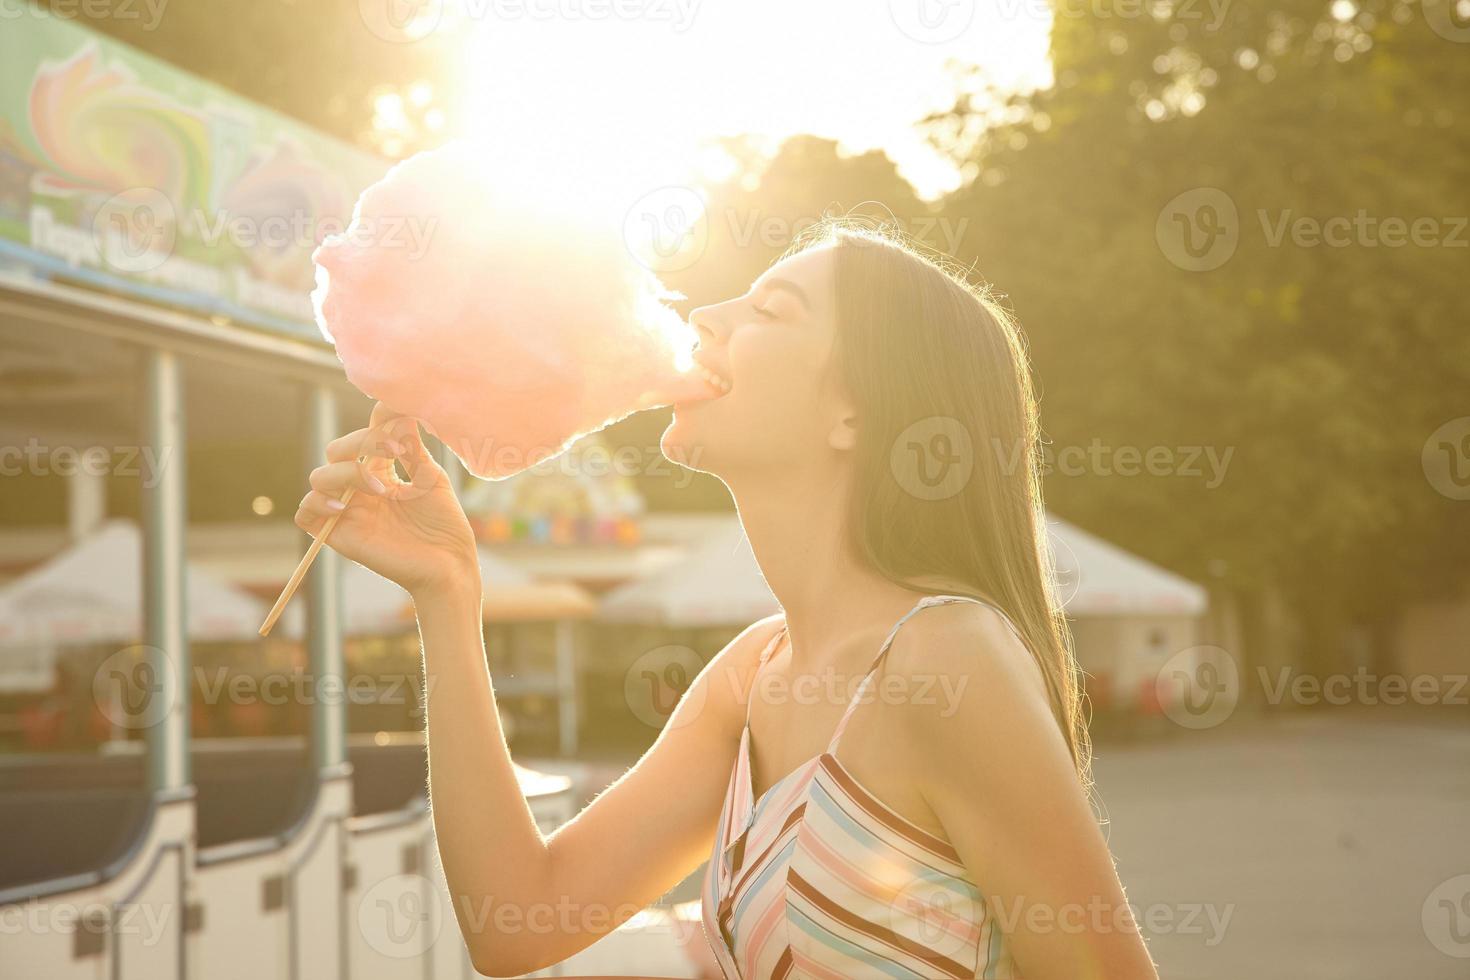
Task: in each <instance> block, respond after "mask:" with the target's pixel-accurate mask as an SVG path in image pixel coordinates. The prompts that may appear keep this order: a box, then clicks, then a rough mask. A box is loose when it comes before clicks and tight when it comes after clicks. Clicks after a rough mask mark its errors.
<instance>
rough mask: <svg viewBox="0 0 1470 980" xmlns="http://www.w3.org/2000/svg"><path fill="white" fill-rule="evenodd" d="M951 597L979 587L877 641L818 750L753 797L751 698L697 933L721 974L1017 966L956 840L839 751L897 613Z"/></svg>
mask: <svg viewBox="0 0 1470 980" xmlns="http://www.w3.org/2000/svg"><path fill="white" fill-rule="evenodd" d="M960 601H969V602H978V601H979V600H977V599H970V598H968V597H964V596H928V597H926V598H924V599H922V600H920V602H919V603H918V604H917V605H915V606H914V608H912V609H910V610H909V611H908V613H907V614H905V615H904V617H903V618H902V619H900V620H899V621H898V623H897V624H896V625H895V626H894V627H893V629H892V630H891V631H889V633H888V637H887V639H885V640H884V641H883V645H882V647H881V648H880V649H879V651H878V655H877V656H876V657H875V658H874V659H873V663H872V666H871V667H869V669H868V673H867V675H866V676H865V677H864V679H863V682H862V683H861V684H860V685H859V687H858V689H857V693H856V694H855V695H854V696H853V699H852V701H851V702H850V703H849V704H848V706H847V710H846V711H845V712H844V713H843V715H842V719H841V720H840V721H839V722H838V723H837V729H836V731H834V732H833V733H832V740H831V742H830V743H829V744H828V746H827V750H826V751H825V752H823V753H822V754H821V755H819V756H817V757H816V758H815V759H812V760H810V761H809V762H807V763H806V764H804V765H802V766H800V767H798V768H797V769H796V770H795V771H794V772H792V773H790V774H789V775H787V776H785V777H783V778H782V779H781V780H779V781H778V782H776V783H775V784H774V785H772V786H771V787H770V789H768V790H766V792H765V793H764V794H762V795H761V797H760V799H752V795H753V794H752V787H751V775H750V722H749V713H748V709H747V716H746V725H745V729H744V731H743V732H742V734H741V736H740V752H739V755H738V756H737V757H736V760H735V768H734V771H733V772H732V773H731V774H730V786H729V789H728V790H727V791H726V793H725V805H724V809H723V811H722V812H721V814H720V823H719V827H718V828H717V829H716V832H715V845H714V851H713V852H712V853H711V855H710V861H709V866H708V868H707V870H706V872H705V881H704V894H703V902H702V905H703V917H704V929H705V935H706V937H707V938H708V939H709V942H710V946H711V948H712V949H713V951H714V955H715V959H716V960H717V961H718V963H719V964H720V969H721V970H722V971H723V973H724V975H725V977H726V978H727V980H733V978H736V977H740V978H743V980H756V978H760V980H765V978H767V977H775V978H787V977H789V978H813V980H850V978H854V977H1000V978H1013V977H1014V976H1015V968H1014V964H1013V962H1012V960H1011V956H1010V954H1009V952H1008V951H1007V947H1006V942H1005V939H1004V937H1003V936H1002V934H1001V931H1000V929H999V928H998V927H997V925H996V923H995V922H994V921H993V919H992V917H991V916H990V915H989V912H988V909H987V907H986V905H985V901H984V898H983V897H982V895H981V893H980V890H979V889H978V888H976V887H975V884H974V882H972V881H971V880H970V878H969V876H968V875H967V873H966V871H965V867H964V865H963V864H962V863H961V862H960V857H959V854H958V853H957V852H956V851H955V849H954V847H953V846H951V844H950V843H949V841H947V840H945V839H944V838H943V837H938V836H935V835H934V834H932V833H930V832H929V831H927V830H924V829H923V828H921V827H918V826H915V825H914V824H913V823H912V822H911V821H909V820H907V819H905V818H904V817H903V816H901V815H900V814H898V813H897V812H895V811H894V810H892V809H891V808H889V807H888V806H887V805H885V804H884V803H883V801H882V800H879V799H878V798H877V797H875V796H874V795H873V794H872V793H870V792H868V790H866V789H865V788H864V787H863V786H862V784H860V783H859V782H858V781H857V780H856V779H854V778H853V776H852V774H851V773H850V772H848V771H847V768H846V767H845V766H843V764H842V763H841V762H840V761H838V759H837V756H836V752H837V744H838V741H839V740H840V739H841V738H842V733H843V731H844V730H845V729H846V728H847V723H848V720H849V719H850V718H851V717H852V713H853V709H854V708H856V707H857V705H858V704H859V703H861V702H862V700H863V698H864V695H865V694H866V693H867V691H868V689H869V688H870V686H871V685H872V683H873V681H874V677H875V676H876V674H877V673H878V671H879V669H880V668H881V667H882V664H883V659H884V657H886V656H887V654H888V650H889V647H891V646H892V644H893V638H894V637H895V636H896V635H897V634H898V629H899V627H900V626H902V625H903V624H904V623H905V622H906V621H907V620H908V619H909V617H910V616H913V615H914V614H915V613H917V612H918V611H919V610H921V609H924V608H926V607H928V606H931V605H940V604H944V603H949V602H960ZM1007 622H1009V620H1007ZM785 636H786V631H785V628H784V627H783V628H782V629H781V631H780V632H778V633H777V635H776V636H775V637H774V638H772V640H771V642H770V643H769V644H768V645H767V646H766V648H765V650H764V651H762V653H761V656H760V664H761V665H762V666H764V664H765V663H766V661H767V660H768V659H770V656H771V654H772V653H773V652H774V651H775V650H776V649H778V648H779V647H780V644H781V642H782V640H784V639H785ZM757 670H759V668H757Z"/></svg>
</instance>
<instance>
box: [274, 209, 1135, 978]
mask: <svg viewBox="0 0 1470 980" xmlns="http://www.w3.org/2000/svg"><path fill="white" fill-rule="evenodd" d="M691 323H692V324H693V325H694V326H695V327H696V328H697V330H698V331H699V335H700V344H699V348H698V350H697V351H696V359H697V360H698V362H699V363H700V365H701V366H702V369H703V370H704V371H706V372H707V373H708V375H709V376H710V378H711V387H712V394H713V393H715V392H721V393H720V394H718V397H713V398H710V399H708V400H704V401H699V402H692V403H688V404H683V405H679V406H676V408H675V413H674V420H673V423H672V424H671V425H670V426H669V428H668V430H667V431H666V432H665V434H664V438H663V449H664V451H665V453H666V454H668V455H669V456H671V457H672V458H674V459H678V460H696V461H697V462H698V464H699V467H700V468H701V469H703V470H707V471H708V472H710V473H713V474H715V475H716V476H718V477H719V478H720V479H721V480H722V481H723V482H724V483H725V484H726V485H727V486H728V487H729V489H730V491H731V493H732V494H733V496H734V498H735V501H736V504H737V505H738V509H739V512H740V520H741V522H742V524H743V525H744V528H745V531H746V533H747V535H748V536H749V538H750V542H751V544H752V546H753V548H754V550H755V554H756V556H757V558H758V559H759V562H760V566H761V570H762V572H763V574H764V575H765V578H766V581H767V582H768V583H769V584H770V587H771V589H772V591H773V592H774V593H775V595H776V597H777V599H778V600H779V601H780V605H781V608H782V610H783V612H782V613H781V614H780V615H778V616H774V617H772V618H770V619H767V620H763V621H761V622H758V623H754V624H752V625H751V626H750V627H748V628H747V629H746V630H745V631H744V632H743V633H741V634H740V635H739V636H738V637H736V638H735V639H734V640H732V641H731V642H730V644H729V645H728V646H727V647H726V648H725V649H724V650H722V651H721V652H720V653H719V654H718V655H717V656H716V657H715V658H714V659H713V660H712V661H711V662H710V663H709V664H708V665H707V666H706V667H705V669H704V670H703V671H702V672H701V673H700V675H699V676H698V678H697V679H696V680H695V681H694V682H693V684H692V686H691V687H690V688H689V690H688V691H687V692H686V693H685V695H684V697H683V699H682V700H681V702H680V704H679V705H678V707H677V708H676V709H675V711H674V713H673V715H672V716H671V717H670V719H669V722H668V724H667V725H666V726H665V728H664V730H663V732H662V733H661V734H660V736H659V738H658V740H657V741H656V742H655V743H654V745H653V747H652V748H650V749H649V750H648V752H647V753H646V754H645V755H644V757H643V758H642V759H641V760H640V761H639V762H638V764H637V765H636V766H634V767H633V768H632V769H630V770H629V771H628V772H627V773H626V774H625V775H624V776H623V777H622V778H621V779H619V780H618V781H617V782H616V783H615V784H614V785H613V786H612V787H610V788H609V789H608V790H607V791H606V792H604V793H603V794H602V795H600V796H599V797H598V798H597V799H596V800H595V801H594V802H593V803H591V804H590V805H589V806H588V807H587V808H586V809H585V810H583V811H582V813H581V814H580V815H579V816H578V817H577V818H576V819H575V820H573V821H571V822H570V823H568V824H567V825H566V826H564V827H562V828H561V829H559V830H558V831H557V832H556V833H554V834H552V835H551V836H550V837H549V838H548V837H543V836H542V835H541V834H540V833H539V832H538V830H537V828H536V825H535V823H534V822H533V820H532V818H531V814H530V812H529V810H528V809H527V807H526V805H525V802H524V800H523V799H522V797H521V794H520V791H519V789H518V788H517V783H516V777H515V774H514V772H513V771H512V768H511V760H510V754H509V752H508V751H507V748H506V743H505V738H504V734H503V732H502V730H501V726H500V721H499V718H498V716H497V713H496V706H495V698H494V695H493V693H492V685H491V681H490V678H489V676H488V674H487V669H486V660H485V652H484V649H483V646H482V640H481V631H480V595H481V593H480V584H481V583H480V580H479V574H478V567H477V563H476V557H475V546H474V541H473V538H472V536H471V533H470V528H469V525H468V523H467V522H466V520H465V517H464V514H463V512H462V511H461V509H460V507H459V505H458V502H457V501H456V499H455V497H454V494H453V493H452V492H451V490H450V489H449V484H448V481H447V478H446V477H445V475H444V473H443V471H441V470H440V469H439V468H438V466H437V465H436V464H435V463H434V462H433V460H432V459H431V457H430V456H429V455H428V454H427V453H426V451H425V449H424V447H423V444H422V442H421V441H420V439H419V436H418V431H417V426H416V425H414V424H413V423H412V422H411V420H408V419H394V418H393V417H392V415H391V413H388V412H387V411H386V410H384V409H382V408H381V406H380V407H379V408H378V409H377V410H376V411H375V412H374V415H373V419H372V423H371V426H370V427H369V428H368V429H364V430H360V431H358V432H354V433H352V434H350V435H347V436H344V437H343V438H341V439H339V440H337V441H336V442H334V443H333V444H332V445H331V446H330V448H329V450H328V459H329V462H328V463H327V465H325V466H322V467H321V468H319V469H317V470H316V471H315V472H314V473H313V474H312V478H311V485H312V487H313V490H312V492H311V493H309V494H308V495H307V496H306V498H305V499H304V500H303V501H302V503H301V509H300V511H299V512H298V513H297V515H296V521H297V523H298V524H299V525H300V526H301V527H302V528H304V529H305V530H307V531H308V532H312V533H315V532H317V531H319V530H320V529H321V527H322V525H323V523H324V522H325V520H326V519H327V518H328V517H330V516H331V515H332V514H333V513H335V512H337V511H339V510H341V509H342V507H341V504H340V503H339V502H338V499H337V498H339V497H341V496H342V494H343V493H344V492H345V491H346V490H347V489H348V488H349V487H356V488H357V490H358V493H357V495H356V496H355V497H354V499H353V502H352V504H351V506H350V507H348V508H347V510H346V513H345V514H344V515H343V518H342V520H341V522H340V523H339V524H338V526H337V529H336V531H335V532H334V533H333V535H332V537H331V539H330V543H331V545H332V546H333V547H334V548H336V549H337V550H338V551H340V552H341V553H343V554H344V555H346V556H347V557H349V558H351V559H353V560H355V561H358V562H361V563H362V564H364V565H366V566H368V567H369V568H372V569H374V570H376V571H377V572H379V573H381V574H382V575H384V576H386V577H388V578H391V579H393V580H394V581H396V582H398V583H399V584H401V585H402V586H404V588H406V589H407V590H408V591H409V592H410V593H411V594H412V596H413V598H414V601H415V604H416V608H417V612H418V620H419V628H420V631H421V634H422V639H423V647H424V662H425V669H426V671H427V672H428V673H429V674H430V675H433V676H434V677H435V683H434V684H433V685H432V686H431V687H430V688H429V690H430V691H431V694H430V695H429V703H428V738H429V760H430V765H429V774H430V790H431V795H432V799H433V815H434V826H435V830H436V833H437V837H438V845H439V852H440V856H441V858H442V862H443V866H444V873H445V877H446V879H447V882H448V886H449V890H450V893H451V895H452V897H453V900H454V906H455V910H456V915H457V916H458V918H459V920H460V927H461V930H462V931H463V933H464V937H465V941H466V943H467V944H468V946H469V950H470V953H471V955H472V958H473V961H474V964H475V966H476V968H477V969H479V970H480V971H481V972H483V973H487V974H491V975H498V976H504V975H515V974H520V973H523V972H528V971H532V970H536V969H539V968H541V967H545V966H547V965H550V964H553V963H556V962H558V961H559V960H562V959H564V958H566V957H567V956H569V955H571V954H572V953H574V952H576V951H577V950H579V949H581V948H582V947H584V946H586V945H588V944H589V943H591V942H593V941H594V940H595V939H597V938H598V936H599V935H601V934H603V933H605V932H606V931H608V930H609V929H611V928H613V927H615V926H616V925H617V924H618V923H619V922H621V921H623V920H624V919H626V918H628V917H629V916H630V915H632V914H633V913H634V912H635V911H637V910H638V909H640V908H642V907H644V906H645V905H647V904H649V903H651V902H653V901H654V900H655V899H657V898H658V897H659V896H660V895H662V894H663V893H665V892H666V891H667V890H668V889H669V888H671V887H672V886H673V885H675V884H676V883H677V882H679V881H680V880H681V879H683V878H684V877H685V876H687V875H688V874H689V873H691V872H692V871H693V870H694V869H696V868H697V867H698V866H699V865H700V863H701V862H704V861H706V860H708V862H709V865H708V869H707V872H706V878H705V888H704V921H705V931H706V933H707V938H708V940H709V942H710V945H711V948H712V950H713V951H714V954H715V957H716V959H717V960H718V962H719V964H720V966H721V969H722V970H723V972H724V973H725V975H726V976H727V977H731V978H733V977H737V976H738V977H743V978H756V977H759V978H765V977H814V978H830V977H866V976H883V977H908V976H918V977H976V976H979V977H1019V976H1024V977H1026V978H1028V980H1083V978H1086V980H1100V978H1123V977H1126V978H1130V980H1132V978H1151V977H1155V976H1156V974H1155V972H1154V968H1153V966H1152V964H1151V962H1150V959H1149V956H1148V954H1147V952H1146V950H1145V948H1144V944H1143V942H1142V939H1141V938H1140V936H1139V933H1138V930H1137V927H1136V926H1135V924H1134V920H1133V917H1132V916H1131V915H1130V913H1129V911H1128V907H1127V905H1126V900H1125V898H1124V895H1123V891H1122V888H1121V886H1120V885H1119V882H1118V878H1117V875H1116V874H1115V872H1114V869H1113V864H1112V861H1111V859H1110V856H1109V854H1108V850H1107V846H1106V843H1105V842H1104V840H1103V837H1102V834H1101V833H1100V831H1099V827H1098V824H1097V821H1096V819H1095V817H1094V813H1093V810H1092V808H1091V806H1090V804H1089V748H1088V741H1087V733H1086V728H1085V725H1084V721H1083V718H1082V716H1081V709H1080V706H1079V692H1078V680H1077V669H1076V665H1075V663H1074V661H1073V660H1072V657H1071V654H1070V651H1069V644H1068V639H1067V630H1066V625H1065V621H1064V619H1063V617H1062V614H1061V612H1060V610H1059V608H1058V605H1057V601H1056V598H1055V596H1054V594H1053V590H1052V586H1051V582H1050V568H1049V563H1048V558H1047V548H1046V543H1045V542H1046V536H1045V530H1044V527H1043V524H1042V521H1043V510H1042V505H1041V494H1040V488H1039V484H1038V473H1037V466H1036V464H1035V460H1036V459H1037V452H1036V449H1037V446H1036V442H1037V420H1036V406H1035V402H1034V399H1033V395H1032V390H1031V383H1030V379H1029V376H1028V370H1027V365H1026V360H1025V353H1024V350H1023V347H1022V344H1021V339H1020V337H1019V335H1018V333H1017V330H1016V328H1015V326H1014V325H1013V324H1012V322H1011V321H1010V319H1009V318H1008V317H1007V316H1006V314H1005V313H1004V312H1003V311H1002V310H1001V309H999V308H998V307H997V306H996V305H995V304H994V303H993V302H992V301H991V300H990V299H989V298H988V296H987V295H986V294H985V292H983V291H982V290H980V289H977V288H976V287H973V286H971V285H969V284H968V283H967V282H966V281H965V279H964V278H963V276H962V275H960V274H957V273H955V272H953V271H951V270H949V269H948V268H946V267H945V266H944V265H941V264H939V263H937V262H935V261H931V260H930V259H929V258H927V257H925V256H924V255H922V254H921V253H920V252H919V251H917V250H916V249H914V248H913V247H911V246H909V245H907V244H905V243H903V242H902V241H900V240H898V239H896V238H894V237H891V236H887V235H884V234H879V233H875V232H870V231H863V230H859V229H853V228H848V227H844V226H842V225H841V224H827V225H824V226H821V227H819V228H818V229H816V230H815V231H814V232H813V233H811V234H809V235H808V236H805V237H804V239H803V240H802V241H800V242H799V243H798V244H797V245H796V246H794V247H793V249H792V250H791V252H789V253H788V254H787V256H786V257H784V258H783V259H782V260H781V261H779V262H778V263H776V264H775V265H774V266H772V267H771V268H770V269H769V270H768V271H767V272H766V273H765V274H764V275H762V276H761V277H760V278H759V279H758V280H757V281H756V282H755V283H754V285H753V286H752V287H751V289H750V290H749V292H747V293H746V294H745V295H743V296H739V297H736V298H734V299H731V300H729V301H727V302H724V303H720V304H718V305H714V306H706V307H703V308H701V309H698V310H696V311H695V312H694V313H693V315H692V317H691ZM384 432H386V433H388V436H387V437H386V438H385V437H384V436H383V435H382V434H383V433H384ZM395 459H396V460H398V461H399V462H400V463H401V464H402V465H403V466H404V468H405V471H406V472H408V473H410V474H411V475H412V476H411V482H410V483H404V482H401V481H400V480H399V478H398V477H397V476H396V475H395V473H394V460H395Z"/></svg>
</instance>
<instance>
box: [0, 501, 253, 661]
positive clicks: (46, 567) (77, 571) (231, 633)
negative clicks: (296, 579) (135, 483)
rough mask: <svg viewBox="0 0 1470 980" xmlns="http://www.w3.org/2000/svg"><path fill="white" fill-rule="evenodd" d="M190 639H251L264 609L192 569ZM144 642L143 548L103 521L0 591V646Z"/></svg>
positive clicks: (136, 538)
mask: <svg viewBox="0 0 1470 980" xmlns="http://www.w3.org/2000/svg"><path fill="white" fill-rule="evenodd" d="M185 579H186V584H187V594H186V598H185V610H186V613H187V615H188V628H189V637H190V638H191V639H195V640H235V639H255V638H256V630H257V629H258V628H259V627H260V621H261V619H262V618H263V617H264V616H265V611H266V610H265V605H264V604H263V603H262V602H260V601H259V600H257V599H256V598H255V597H254V596H251V595H250V594H249V593H247V592H244V591H242V590H240V589H237V588H235V587H234V586H231V585H228V584H226V583H224V582H221V581H219V580H218V579H215V578H212V577H211V576H210V575H209V574H208V573H206V572H203V571H201V570H199V569H198V568H195V567H193V566H190V567H189V568H188V571H187V574H186V575H185ZM142 635H143V542H142V538H141V536H140V534H139V532H138V528H137V527H136V526H135V525H134V524H133V523H132V522H131V521H126V520H113V521H109V522H108V523H106V524H105V525H103V526H102V527H101V528H99V529H98V530H97V531H95V532H93V533H92V534H90V535H88V536H87V537H85V538H83V539H82V540H81V541H78V542H77V543H76V544H74V545H72V546H71V547H70V548H67V549H66V550H65V551H63V552H61V553H60V554H58V555H56V556H55V557H53V558H51V559H50V560H49V561H47V562H45V563H44V564H42V565H40V566H39V567H37V568H34V569H32V570H31V571H30V572H27V573H26V574H25V575H22V576H21V577H20V578H18V579H16V580H15V581H13V582H11V583H10V584H9V585H7V586H5V587H4V588H3V589H0V646H15V645H20V644H30V645H43V646H57V645H64V644H77V643H135V642H138V641H140V640H141V638H142Z"/></svg>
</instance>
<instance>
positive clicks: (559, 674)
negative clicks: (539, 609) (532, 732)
mask: <svg viewBox="0 0 1470 980" xmlns="http://www.w3.org/2000/svg"><path fill="white" fill-rule="evenodd" d="M555 629H556V712H557V716H556V722H557V726H556V727H557V742H558V743H559V744H558V747H559V748H560V749H561V754H562V755H563V756H566V757H567V758H571V757H572V756H574V755H576V754H577V708H578V706H577V635H576V634H577V624H576V623H574V622H572V621H571V620H570V619H558V620H557V621H556V627H555Z"/></svg>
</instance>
